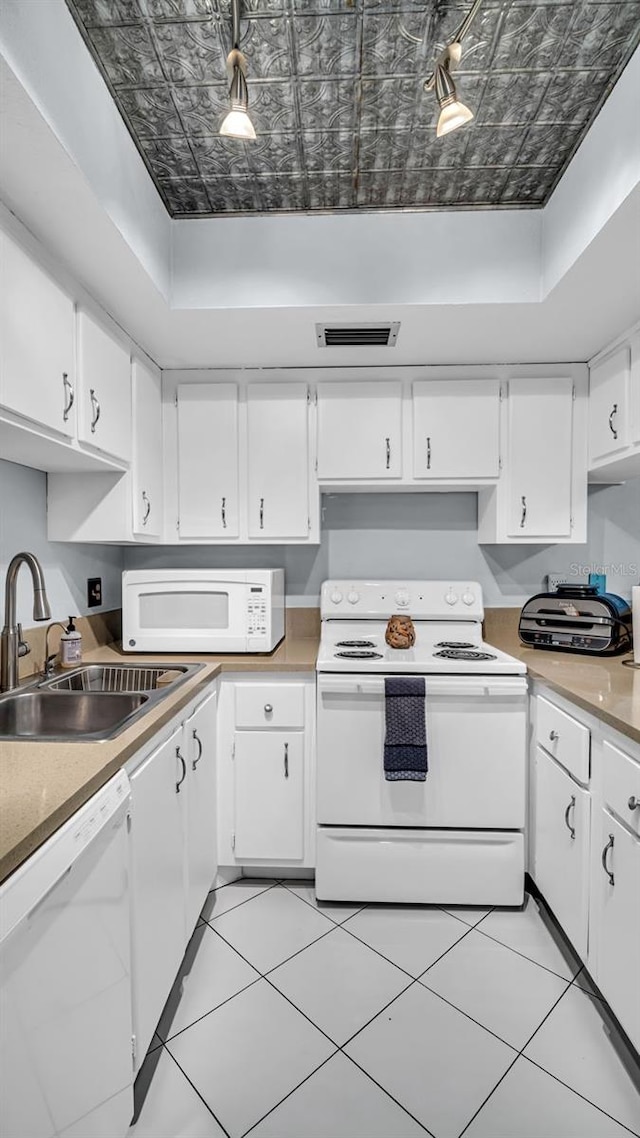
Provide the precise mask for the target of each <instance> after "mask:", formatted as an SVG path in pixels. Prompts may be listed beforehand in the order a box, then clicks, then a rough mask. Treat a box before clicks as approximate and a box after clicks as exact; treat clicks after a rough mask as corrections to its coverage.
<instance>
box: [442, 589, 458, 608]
mask: <svg viewBox="0 0 640 1138" xmlns="http://www.w3.org/2000/svg"><path fill="white" fill-rule="evenodd" d="M444 599H445V601H446V602H447V604H448V605H457V603H458V594H457V593H454V591H453V589H449V592H448V593H445V598H444Z"/></svg>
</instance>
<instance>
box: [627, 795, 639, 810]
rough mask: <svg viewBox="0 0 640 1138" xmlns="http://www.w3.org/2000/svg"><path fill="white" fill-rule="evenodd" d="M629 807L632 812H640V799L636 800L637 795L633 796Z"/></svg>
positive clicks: (628, 804)
mask: <svg viewBox="0 0 640 1138" xmlns="http://www.w3.org/2000/svg"><path fill="white" fill-rule="evenodd" d="M627 806H628V807H629V809H630V810H640V798H636V796H635V794H632V795H631V798H630V799H629V801H628V802H627Z"/></svg>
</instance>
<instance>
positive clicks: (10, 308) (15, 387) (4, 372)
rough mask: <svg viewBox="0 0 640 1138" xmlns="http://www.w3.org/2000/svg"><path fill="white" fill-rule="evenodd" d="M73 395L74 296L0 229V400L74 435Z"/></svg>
mask: <svg viewBox="0 0 640 1138" xmlns="http://www.w3.org/2000/svg"><path fill="white" fill-rule="evenodd" d="M74 400H75V309H74V304H73V301H72V300H71V298H70V297H68V296H67V295H66V293H64V292H62V290H61V289H60V288H58V286H57V284H55V283H54V281H53V280H51V278H50V277H48V276H47V275H46V273H44V272H43V271H42V269H40V268H39V267H38V266H37V265H36V264H35V263H34V262H33V261H32V260H31V258H30V257H28V256H27V254H26V253H24V252H23V250H22V249H20V248H19V246H18V245H16V244H15V243H14V242H13V241H12V240H11V239H10V238H9V237H8V236H7V235H6V234H0V402H1V403H2V404H3V405H4V406H5V407H7V408H9V410H11V411H15V412H16V414H18V415H24V416H25V417H26V418H27V419H31V420H33V421H34V422H35V423H40V424H42V425H43V426H45V427H50V428H52V429H53V430H55V431H57V432H58V433H59V434H61V435H66V436H68V437H69V438H72V437H73V436H75V432H76V409H75V406H74Z"/></svg>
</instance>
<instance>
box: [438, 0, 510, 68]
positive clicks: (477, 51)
mask: <svg viewBox="0 0 640 1138" xmlns="http://www.w3.org/2000/svg"><path fill="white" fill-rule="evenodd" d="M503 10H504V5H502V4H499V5H497V6H496V7H490V6H489V5H488V4H487V3H486V0H485V3H484V4H483V5H482V7H481V8H480V11H479V12H478V15H477V16H476V18H475V20H474V21H473V24H472V25H471V28H470V29H469V32H468V34H467V35H466V36H465V39H464V55H463V59H462V66H463V67H464V69H465V71H483V70H486V68H487V67H488V66H489V64H490V63H491V60H492V57H493V53H494V50H495V45H496V40H497V36H498V32H499V30H500V29H501V27H502V23H503V20H504V14H503ZM466 11H468V6H467V5H464V6H463V7H462V8H458V10H457V11H456V12H455V14H454V13H453V12H451V13H450V14H449V16H448V17H447V19H446V21H445V20H443V21H442V23H441V31H442V32H444V34H445V39H446V38H447V37H448V36H449V35H452V34H453V33H455V31H456V27H457V26H458V23H459V22H460V21H462V20H463V19H464V15H465V12H466ZM443 46H444V44H443Z"/></svg>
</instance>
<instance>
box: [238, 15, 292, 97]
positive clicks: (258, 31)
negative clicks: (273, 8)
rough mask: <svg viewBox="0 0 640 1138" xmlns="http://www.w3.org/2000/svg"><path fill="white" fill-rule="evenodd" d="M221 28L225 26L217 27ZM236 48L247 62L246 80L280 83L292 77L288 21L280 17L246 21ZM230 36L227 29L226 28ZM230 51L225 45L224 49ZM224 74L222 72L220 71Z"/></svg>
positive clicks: (282, 16)
mask: <svg viewBox="0 0 640 1138" xmlns="http://www.w3.org/2000/svg"><path fill="white" fill-rule="evenodd" d="M221 27H222V28H224V27H225V25H224V24H223V25H221ZM244 28H245V29H246V30H245V32H244V34H243V35H242V37H241V43H240V46H241V47H242V50H243V52H244V53H245V55H246V58H247V78H248V80H249V81H251V79H282V78H286V77H287V76H289V75H291V74H292V73H293V70H294V68H293V59H292V53H291V42H290V40H289V21H288V19H286V18H285V16H284V15H282V14H278V15H275V16H273V17H272V18H269V19H267V18H265V19H252V20H246V21H245V23H244ZM228 29H229V35H231V25H230V24H229V25H228ZM230 47H231V42H230V41H229V44H228V48H227V50H229V48H230ZM223 74H224V69H223Z"/></svg>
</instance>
